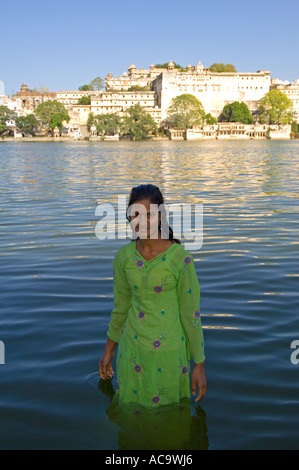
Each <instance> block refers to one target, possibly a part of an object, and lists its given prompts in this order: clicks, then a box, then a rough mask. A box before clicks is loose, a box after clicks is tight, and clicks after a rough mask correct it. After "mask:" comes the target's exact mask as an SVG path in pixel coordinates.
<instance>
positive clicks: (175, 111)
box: [167, 93, 205, 129]
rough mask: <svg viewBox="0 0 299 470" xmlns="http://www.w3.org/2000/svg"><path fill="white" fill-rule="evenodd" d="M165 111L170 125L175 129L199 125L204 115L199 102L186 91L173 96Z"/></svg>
mask: <svg viewBox="0 0 299 470" xmlns="http://www.w3.org/2000/svg"><path fill="white" fill-rule="evenodd" d="M167 112H168V118H169V120H170V123H171V125H172V126H173V127H174V128H177V129H178V128H179V129H187V128H190V127H193V126H197V125H200V124H202V123H203V121H204V117H205V111H204V108H203V105H202V104H201V102H200V101H199V100H198V99H197V98H196V97H195V96H193V95H190V94H187V93H185V94H182V95H179V96H176V97H175V98H173V99H172V100H171V103H170V106H169V108H168V111H167Z"/></svg>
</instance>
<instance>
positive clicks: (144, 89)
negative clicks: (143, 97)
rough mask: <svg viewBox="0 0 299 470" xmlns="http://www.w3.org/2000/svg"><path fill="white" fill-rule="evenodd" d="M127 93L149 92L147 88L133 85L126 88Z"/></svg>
mask: <svg viewBox="0 0 299 470" xmlns="http://www.w3.org/2000/svg"><path fill="white" fill-rule="evenodd" d="M128 91H150V89H149V87H148V86H140V85H133V86H130V88H128Z"/></svg>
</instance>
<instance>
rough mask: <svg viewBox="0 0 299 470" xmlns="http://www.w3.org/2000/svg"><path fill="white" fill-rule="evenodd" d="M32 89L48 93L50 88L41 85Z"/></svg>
mask: <svg viewBox="0 0 299 470" xmlns="http://www.w3.org/2000/svg"><path fill="white" fill-rule="evenodd" d="M30 91H38V92H39V93H46V92H48V91H49V88H47V87H45V86H44V85H41V86H39V87H34V88H33V90H30Z"/></svg>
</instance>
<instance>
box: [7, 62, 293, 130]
mask: <svg viewBox="0 0 299 470" xmlns="http://www.w3.org/2000/svg"><path fill="white" fill-rule="evenodd" d="M105 87H106V90H105V91H102V90H97V91H78V90H76V91H58V92H44V93H42V92H35V91H29V89H28V87H27V85H26V84H25V83H23V84H22V86H21V90H20V91H19V92H18V93H16V94H15V95H14V96H13V98H12V100H10V104H9V107H10V108H11V109H14V110H16V111H17V112H18V114H19V115H27V114H30V113H33V112H34V110H35V108H36V107H37V106H38V105H39V104H40V103H42V102H44V101H47V100H57V101H58V102H60V103H61V104H63V105H64V106H65V107H66V109H67V111H68V113H69V115H70V117H71V120H70V122H69V123H68V126H77V127H78V126H86V123H87V120H88V116H89V114H90V113H93V114H94V115H97V114H108V113H117V114H118V115H120V116H123V115H125V114H126V111H127V109H128V108H129V107H130V106H134V105H135V104H140V105H141V106H142V107H144V109H145V110H146V111H147V112H148V113H149V114H150V115H151V116H152V117H153V118H154V120H155V121H156V123H157V125H159V124H160V123H161V121H163V120H164V119H166V117H167V110H168V107H169V106H170V103H171V100H172V98H174V97H176V96H178V95H180V94H183V93H188V94H192V95H194V96H195V97H196V98H198V99H199V101H201V103H202V105H203V107H204V109H205V112H206V113H210V114H211V115H212V116H213V117H215V118H216V119H218V118H219V116H220V114H221V112H222V110H223V107H224V106H225V105H226V104H229V103H232V102H234V101H239V102H241V101H242V102H245V103H246V104H247V106H248V108H249V110H250V111H251V113H254V112H255V111H257V110H258V107H259V103H260V100H261V99H262V98H263V96H264V95H265V94H266V93H267V92H268V91H269V90H271V89H279V90H280V91H282V92H283V93H285V94H286V95H287V96H288V97H289V98H290V99H291V100H292V102H293V105H294V111H293V118H294V120H296V121H297V122H298V123H299V80H296V81H294V82H293V83H291V84H290V83H288V84H286V83H283V82H281V81H280V80H277V79H272V80H271V78H270V72H269V71H267V70H259V71H257V72H254V73H249V72H248V73H245V72H244V73H239V72H225V73H216V72H211V71H210V70H209V69H208V68H205V67H204V66H203V65H202V63H201V62H200V61H199V62H198V64H197V65H196V66H191V65H188V66H187V67H186V68H185V69H178V68H176V67H175V64H174V63H173V62H172V61H170V62H169V63H168V65H167V67H165V68H161V67H155V66H154V65H151V66H150V68H149V69H136V67H135V65H134V64H132V65H131V66H130V67H129V68H128V72H125V73H123V74H122V75H121V76H120V77H113V75H112V74H111V73H108V75H107V76H106V77H105ZM132 87H133V88H132ZM137 90H139V91H137ZM88 95H90V96H91V102H90V104H89V105H79V104H78V100H79V99H80V98H81V97H83V96H88Z"/></svg>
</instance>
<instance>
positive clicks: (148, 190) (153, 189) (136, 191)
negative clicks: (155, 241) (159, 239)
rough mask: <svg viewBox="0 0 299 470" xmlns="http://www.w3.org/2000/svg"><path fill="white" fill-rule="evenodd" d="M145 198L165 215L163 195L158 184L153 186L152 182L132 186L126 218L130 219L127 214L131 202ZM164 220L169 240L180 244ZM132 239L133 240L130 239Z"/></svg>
mask: <svg viewBox="0 0 299 470" xmlns="http://www.w3.org/2000/svg"><path fill="white" fill-rule="evenodd" d="M145 199H148V200H149V201H150V202H151V204H157V205H158V206H161V207H160V210H161V213H162V216H163V217H165V215H166V214H165V206H164V198H163V195H162V193H161V191H160V189H159V188H158V186H155V185H154V184H141V185H139V186H136V187H135V188H132V190H131V194H130V198H129V202H128V207H127V219H128V220H129V221H130V216H129V215H128V209H129V207H130V206H131V205H132V204H135V203H137V202H139V201H144V200H145ZM164 220H165V222H164V223H166V224H167V227H168V230H169V235H168V238H169V240H173V241H174V242H175V243H178V244H179V245H180V244H181V242H180V240H179V239H177V238H173V230H172V228H171V227H170V226H169V225H168V222H167V219H166V217H165V218H164ZM158 228H159V231H160V232H161V221H160V222H159V226H158ZM138 238H139V237H137V239H136V240H138ZM132 241H133V240H132Z"/></svg>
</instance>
